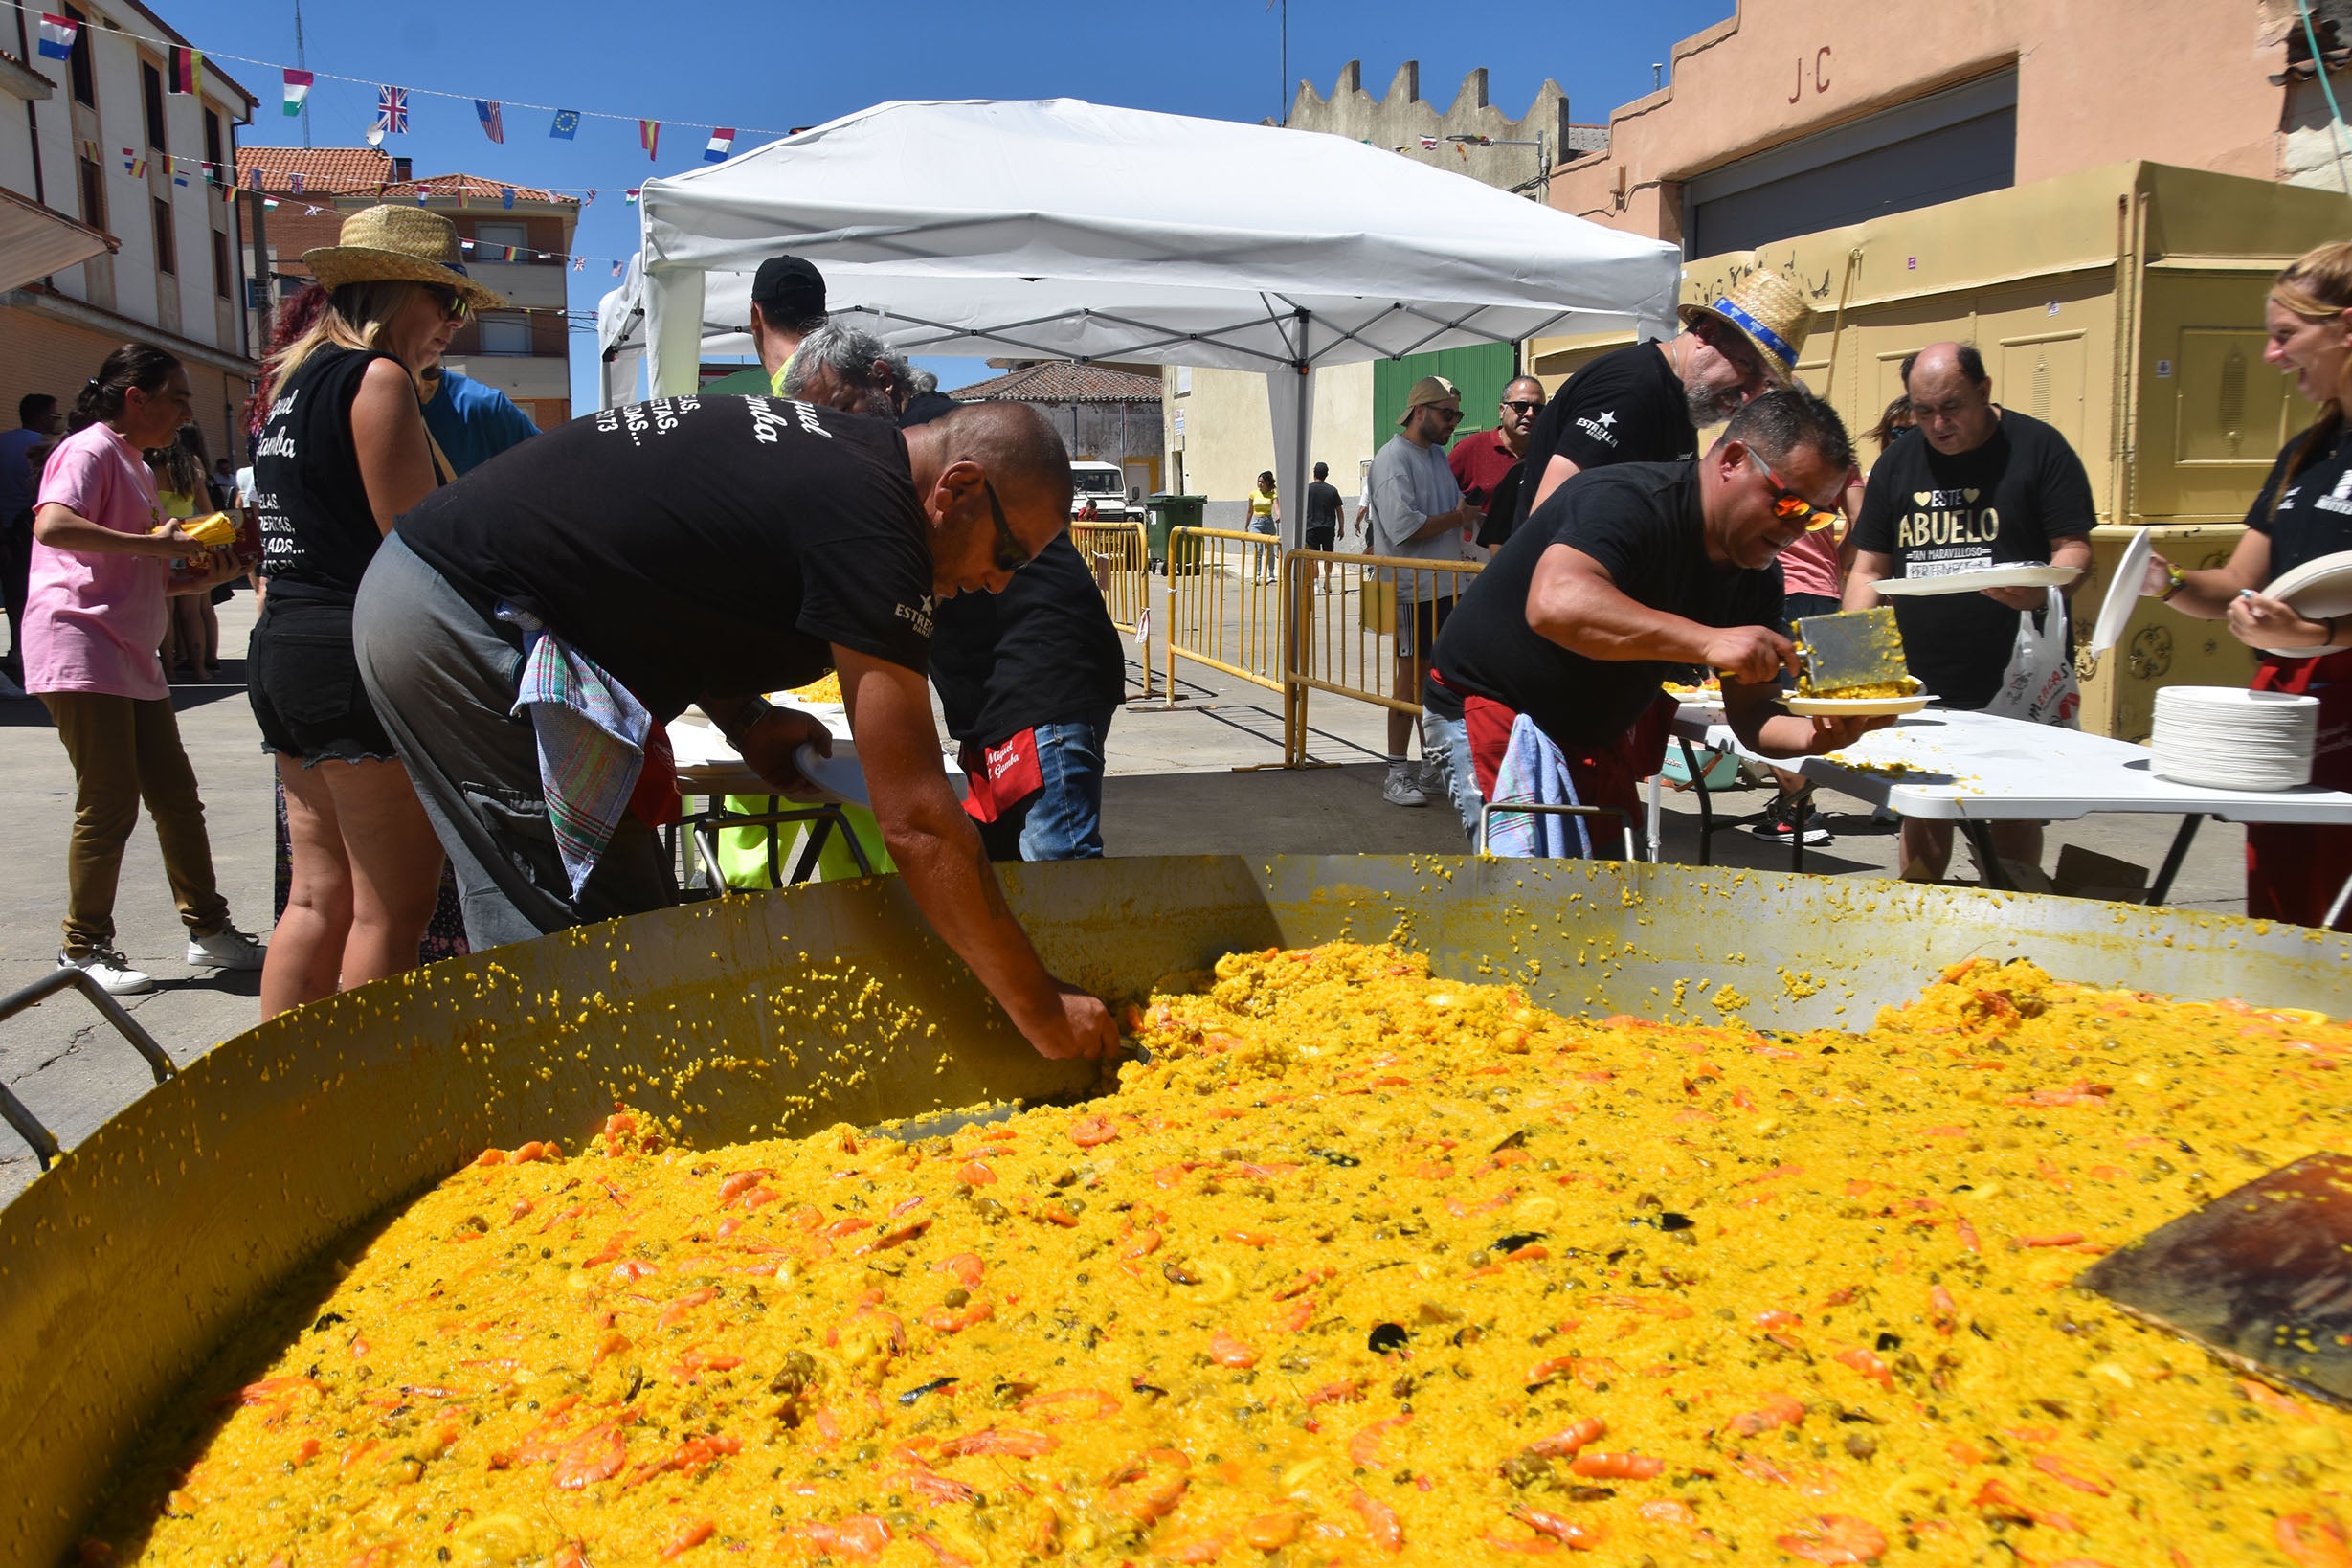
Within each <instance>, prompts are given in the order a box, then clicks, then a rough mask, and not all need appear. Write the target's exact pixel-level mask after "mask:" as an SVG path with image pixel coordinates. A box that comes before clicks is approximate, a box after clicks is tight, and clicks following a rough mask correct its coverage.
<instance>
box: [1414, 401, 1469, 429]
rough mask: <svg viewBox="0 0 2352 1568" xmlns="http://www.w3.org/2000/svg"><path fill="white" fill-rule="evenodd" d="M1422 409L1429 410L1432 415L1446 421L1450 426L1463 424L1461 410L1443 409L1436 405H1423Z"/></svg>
mask: <svg viewBox="0 0 2352 1568" xmlns="http://www.w3.org/2000/svg"><path fill="white" fill-rule="evenodd" d="M1422 408H1425V409H1427V410H1428V411H1429V412H1430V413H1431V414H1436V415H1437V416H1438V417H1439V418H1441V419H1443V420H1445V422H1446V423H1447V424H1449V425H1458V424H1460V423H1461V422H1462V411H1461V410H1460V409H1442V408H1439V407H1438V406H1437V405H1436V404H1435V403H1423V404H1422Z"/></svg>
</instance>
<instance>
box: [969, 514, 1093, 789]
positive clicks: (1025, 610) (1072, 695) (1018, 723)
mask: <svg viewBox="0 0 2352 1568" xmlns="http://www.w3.org/2000/svg"><path fill="white" fill-rule="evenodd" d="M935 616H936V619H937V621H938V623H939V628H938V630H937V631H936V632H935V633H934V634H932V637H931V684H933V685H934V686H937V687H938V688H939V706H941V708H943V709H944V710H945V711H946V714H947V720H948V733H949V734H951V735H952V736H954V737H955V738H956V739H957V740H959V741H971V742H974V743H976V744H978V745H981V746H994V745H996V744H997V742H999V741H1001V740H1003V739H1004V738H1005V737H1006V736H1008V735H1016V734H1019V732H1020V731H1021V730H1024V729H1027V728H1030V727H1031V726H1032V725H1041V724H1075V723H1077V722H1079V721H1080V720H1083V719H1090V718H1093V717H1095V716H1096V715H1098V714H1100V713H1101V712H1102V711H1103V710H1104V709H1105V708H1110V707H1116V706H1119V704H1120V702H1121V701H1122V700H1124V699H1125V697H1126V696H1127V656H1126V653H1125V651H1124V650H1123V649H1122V648H1121V647H1120V646H1119V629H1118V628H1117V627H1116V626H1113V625H1112V624H1111V623H1110V613H1109V611H1108V610H1106V609H1105V608H1104V607H1103V594H1102V590H1100V589H1098V588H1096V587H1095V586H1094V575H1093V573H1092V572H1090V571H1087V570H1086V560H1085V558H1084V557H1082V556H1081V555H1080V554H1079V553H1078V549H1077V547H1076V546H1074V545H1072V544H1071V543H1070V536H1069V535H1068V534H1067V533H1066V532H1065V533H1063V534H1061V535H1059V536H1057V537H1056V538H1055V540H1054V542H1053V543H1052V544H1050V545H1047V546H1046V547H1045V548H1044V549H1042V550H1040V551H1038V555H1037V559H1036V560H1034V561H1031V562H1030V563H1029V564H1028V565H1027V566H1025V567H1022V568H1021V569H1020V570H1019V571H1016V572H1014V573H1013V580H1012V581H1011V582H1010V583H1007V584H1006V585H1005V589H1004V592H1003V593H1001V594H957V595H956V596H955V597H953V598H952V599H949V600H946V601H945V602H944V603H942V604H941V605H940V606H939V608H938V610H937V611H936V612H935Z"/></svg>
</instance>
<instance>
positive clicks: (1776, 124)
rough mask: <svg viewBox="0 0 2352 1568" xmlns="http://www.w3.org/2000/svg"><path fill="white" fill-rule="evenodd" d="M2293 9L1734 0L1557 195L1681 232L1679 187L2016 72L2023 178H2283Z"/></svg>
mask: <svg viewBox="0 0 2352 1568" xmlns="http://www.w3.org/2000/svg"><path fill="white" fill-rule="evenodd" d="M2293 17H2294V10H2293V0H2254V3H2249V0H1955V3H1950V4H1942V5H1933V6H1884V5H1881V6H1856V5H1850V4H1846V3H1842V0H1737V9H1736V11H1735V12H1734V14H1733V15H1732V16H1731V17H1730V18H1728V19H1727V20H1725V21H1722V22H1719V23H1717V24H1716V25H1715V26H1714V27H1711V28H1709V29H1707V30H1706V31H1705V32H1703V33H1699V34H1693V35H1692V36H1691V37H1688V38H1685V39H1683V40H1682V41H1681V42H1679V43H1677V44H1676V45H1675V46H1674V48H1673V51H1672V60H1673V66H1672V69H1671V72H1670V74H1669V80H1668V84H1667V85H1666V86H1665V87H1664V88H1662V89H1660V90H1659V91H1657V92H1654V93H1651V94H1649V95H1647V96H1646V97H1644V98H1639V99H1635V100H1634V101H1632V102H1629V103H1626V104H1624V105H1623V106H1621V107H1619V108H1618V109H1617V110H1616V112H1615V113H1613V114H1612V115H1610V117H1609V122H1608V146H1607V147H1606V148H1605V150H1602V151H1600V152H1596V153H1592V154H1589V155H1587V156H1585V157H1583V158H1581V159H1579V160H1578V161H1577V162H1575V163H1574V164H1572V165H1569V166H1567V167H1564V168H1561V169H1559V170H1558V171H1557V173H1556V174H1555V175H1554V176H1553V180H1552V204H1553V205H1554V206H1555V207H1557V208H1560V209H1561V210H1562V211H1564V212H1568V213H1576V214H1578V215H1579V216H1582V217H1588V218H1591V219H1593V220H1594V221H1596V222H1599V223H1604V224H1607V225H1608V226H1609V227H1611V228H1616V229H1624V230H1628V231H1631V232H1633V233H1637V234H1644V235H1656V236H1658V237H1661V238H1665V239H1672V240H1679V239H1680V238H1681V237H1682V228H1681V222H1682V215H1681V196H1680V192H1679V190H1678V189H1677V187H1678V186H1679V184H1680V183H1681V182H1682V181H1685V180H1688V179H1689V178H1691V176H1693V175H1696V174H1700V173H1703V172H1706V171H1707V170H1709V169H1713V168H1718V167H1720V166H1722V165H1724V164H1727V163H1730V162H1733V161H1734V160H1736V159H1739V158H1743V157H1746V156H1748V155H1750V154H1752V153H1757V152H1761V151H1764V150H1765V149H1767V148H1770V147H1774V146H1780V145H1781V144H1783V143H1787V142H1791V141H1794V140H1796V139H1797V138H1799V137H1803V136H1807V135H1811V134H1813V133H1815V132H1818V131H1824V130H1828V129H1831V128H1833V127H1835V126H1837V125H1840V124H1843V123H1847V122H1849V121H1853V120H1858V119H1861V118H1862V117H1864V116H1866V115H1869V114H1871V113H1874V112H1876V111H1878V110H1881V109H1886V108H1890V107H1893V106H1894V105H1896V104H1898V103H1902V102H1905V101H1910V100H1913V99H1915V98H1918V97H1921V96H1922V95H1924V94H1927V93H1930V92H1934V91H1936V90H1938V89H1939V88H1942V87H1947V86H1951V85H1954V84H1956V83H1959V82H1961V81H1965V80H1968V79H1970V78H1977V77H1982V76H1985V75H1988V74H1990V73H1992V72H1995V71H2001V70H2005V69H2010V68H2014V69H2015V71H2016V72H2017V183H2018V184H2019V185H2029V184H2032V183H2034V182H2035V181H2039V180H2046V179H2050V178H2053V177H2055V176H2057V175H2061V174H2068V173H2072V172H2074V171H2075V170H2078V169H2084V168H2094V167H2096V166H2099V165H2102V164H2109V163H2116V162H2120V161H2122V160H2125V159H2135V158H2137V159H2147V160H2150V161H2152V162H2157V163H2166V164H2177V165H2180V166H2183V167H2184V168H2203V169H2211V170H2214V171H2216V172H2220V173H2229V174H2244V175H2251V176H2253V177H2255V178H2259V179H2274V178H2276V177H2278V176H2279V174H2280V173H2281V172H2282V169H2283V168H2284V164H2285V160H2286V155H2287V138H2286V132H2287V128H2288V124H2287V123H2288V120H2289V119H2290V118H2291V116H2292V112H2293V107H2294V105H2293V103H2292V102H2291V99H2292V98H2293V97H2294V94H2293V90H2292V88H2290V87H2284V86H2277V85H2274V84H2273V83H2272V81H2271V80H2270V78H2271V76H2272V75H2273V74H2274V73H2278V72H2281V71H2283V70H2284V68H2285V65H2286V54H2287V52H2286V48H2285V44H2284V39H2285V37H2286V28H2287V24H2288V23H2289V22H2290V21H2292V19H2293ZM2305 157H2306V159H2308V157H2309V155H2308V154H2306V155H2305ZM2315 167H2316V166H2315ZM2322 178H2323V179H2325V180H2326V181H2327V182H2328V183H2330V184H2333V183H2335V176H2334V174H2333V171H2332V169H2329V170H2327V171H2324V172H2320V173H2318V175H2317V176H2316V177H2315V178H2314V181H2313V183H2318V180H2319V179H2322Z"/></svg>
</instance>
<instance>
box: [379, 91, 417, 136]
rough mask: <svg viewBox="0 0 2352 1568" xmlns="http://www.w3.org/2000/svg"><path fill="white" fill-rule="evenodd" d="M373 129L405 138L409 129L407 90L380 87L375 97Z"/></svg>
mask: <svg viewBox="0 0 2352 1568" xmlns="http://www.w3.org/2000/svg"><path fill="white" fill-rule="evenodd" d="M375 128H376V129H377V130H380V131H389V132H391V133H392V135H394V136H405V135H406V134H408V128H409V90H408V89H407V88H406V87H381V88H378V89H377V90H376V95H375Z"/></svg>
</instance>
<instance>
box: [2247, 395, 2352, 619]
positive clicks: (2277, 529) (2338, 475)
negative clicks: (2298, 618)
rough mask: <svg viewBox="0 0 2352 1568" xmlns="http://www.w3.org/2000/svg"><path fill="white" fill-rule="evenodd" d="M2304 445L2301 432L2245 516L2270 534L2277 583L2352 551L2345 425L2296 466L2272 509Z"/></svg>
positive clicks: (2350, 439)
mask: <svg viewBox="0 0 2352 1568" xmlns="http://www.w3.org/2000/svg"><path fill="white" fill-rule="evenodd" d="M2306 434H2308V432H2306ZM2302 444H2303V437H2302V436H2297V437H2295V438H2294V439H2293V440H2291V441H2289V442H2288V443H2287V444H2286V445H2285V446H2284V447H2283V448H2281V449H2280V451H2279V454H2278V460H2277V461H2276V462H2274V463H2273V464H2272V465H2271V474H2270V477H2269V478H2268V479H2266V480H2264V481H2263V482H2262V493H2261V494H2260V495H2258V496H2256V497H2255V498H2254V504H2253V507H2252V509H2251V510H2250V511H2249V512H2247V514H2246V526H2248V527H2249V528H2251V529H2252V530H2253V531H2254V532H2256V533H2260V534H2267V535H2269V536H2270V541H2271V581H2273V582H2275V581H2277V580H2278V579H2279V578H2281V577H2283V576H2285V575H2286V574H2287V573H2288V572H2290V571H2294V570H2295V569H2296V567H2299V566H2301V565H2303V564H2304V563H2305V562H2306V561H2316V560H2318V558H2319V557H2320V556H2322V555H2333V554H2335V553H2336V552H2337V551H2338V550H2346V549H2352V434H2348V433H2347V432H2346V430H2345V429H2344V427H2342V426H2341V425H2339V426H2338V427H2337V429H2336V432H2335V434H2334V435H2333V436H2332V437H2327V438H2325V439H2323V440H2321V441H2320V443H2319V445H2318V448H2317V449H2316V450H2314V451H2313V453H2312V455H2311V456H2310V457H2309V458H2308V459H2305V460H2304V462H2303V463H2302V465H2301V466H2300V467H2298V468H2296V470H2295V473H2294V475H2293V476H2292V478H2291V479H2290V480H2289V482H2288V484H2287V493H2286V494H2285V495H2283V496H2281V497H2279V502H2278V510H2277V512H2276V513H2275V514H2274V513H2273V512H2272V510H2271V497H2272V495H2273V494H2274V493H2275V492H2276V491H2277V489H2278V483H2279V481H2280V479H2281V478H2282V477H2284V476H2286V474H2287V465H2288V464H2289V463H2291V462H2293V461H2294V460H2295V454H2296V448H2298V447H2300V446H2301V445H2302Z"/></svg>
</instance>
